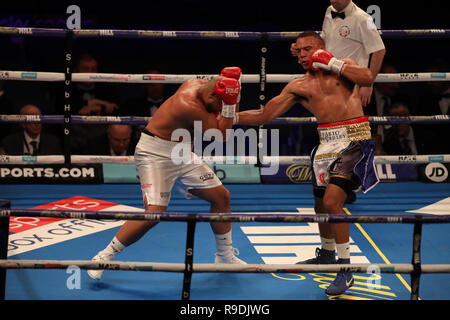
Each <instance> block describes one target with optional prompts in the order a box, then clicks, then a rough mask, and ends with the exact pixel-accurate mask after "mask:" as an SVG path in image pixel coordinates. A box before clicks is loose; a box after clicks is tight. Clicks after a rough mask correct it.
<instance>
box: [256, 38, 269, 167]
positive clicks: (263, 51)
mask: <svg viewBox="0 0 450 320" xmlns="http://www.w3.org/2000/svg"><path fill="white" fill-rule="evenodd" d="M268 38H269V36H268V34H267V33H266V32H262V33H261V47H260V55H261V65H260V70H259V96H258V101H259V108H260V109H262V108H264V106H265V104H266V100H267V99H266V84H267V73H266V70H267V67H266V64H267V51H268V48H267V47H268ZM263 128H264V125H260V126H259V127H258V148H257V149H258V156H257V157H256V159H257V160H256V163H257V166H259V167H261V159H262V157H263V156H264V154H262V151H263V147H264V146H263V141H264V140H263V131H262V129H263ZM259 155H260V156H259ZM260 158H261V159H260Z"/></svg>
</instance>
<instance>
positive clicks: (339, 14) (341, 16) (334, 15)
mask: <svg viewBox="0 0 450 320" xmlns="http://www.w3.org/2000/svg"><path fill="white" fill-rule="evenodd" d="M331 17H332V18H333V19H334V18H336V17H339V18H341V19H345V12H344V11H342V12H336V11H331Z"/></svg>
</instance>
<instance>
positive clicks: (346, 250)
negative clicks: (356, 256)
mask: <svg viewBox="0 0 450 320" xmlns="http://www.w3.org/2000/svg"><path fill="white" fill-rule="evenodd" d="M336 249H337V254H338V258H339V259H350V243H349V242H345V243H336Z"/></svg>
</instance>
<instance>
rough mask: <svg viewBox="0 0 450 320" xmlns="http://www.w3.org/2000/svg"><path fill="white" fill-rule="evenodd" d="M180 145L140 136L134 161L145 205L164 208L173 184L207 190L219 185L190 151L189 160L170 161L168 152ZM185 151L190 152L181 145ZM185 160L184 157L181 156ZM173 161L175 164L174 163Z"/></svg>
mask: <svg viewBox="0 0 450 320" xmlns="http://www.w3.org/2000/svg"><path fill="white" fill-rule="evenodd" d="M181 144H183V143H182V142H174V141H168V140H164V139H161V138H159V137H157V136H154V135H152V134H151V133H150V132H148V131H146V130H145V131H144V132H143V133H142V134H141V137H140V139H139V142H138V144H137V145H136V151H135V154H134V160H135V163H136V169H137V171H138V173H139V179H140V183H141V190H142V197H143V198H144V201H145V198H147V204H148V205H158V206H168V204H169V201H170V194H171V191H172V187H173V185H174V183H175V181H176V180H177V179H178V178H179V179H180V180H179V182H181V183H182V184H183V185H185V186H186V187H187V189H207V188H214V187H218V186H220V185H222V182H221V181H220V179H219V178H218V177H217V176H216V174H215V173H214V171H212V170H211V168H209V166H208V165H207V164H206V163H204V162H203V160H202V159H201V158H200V157H198V156H197V155H196V154H195V153H193V152H190V155H189V157H187V158H188V159H189V160H186V159H185V161H183V162H181V163H180V161H179V160H180V159H173V155H172V151H174V148H176V150H179V149H180V146H181ZM184 146H185V147H186V149H185V150H191V147H190V143H189V145H187V144H184ZM185 158H186V157H185ZM174 160H175V161H174Z"/></svg>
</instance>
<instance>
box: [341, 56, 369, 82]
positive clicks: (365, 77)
mask: <svg viewBox="0 0 450 320" xmlns="http://www.w3.org/2000/svg"><path fill="white" fill-rule="evenodd" d="M342 61H343V62H344V63H345V64H344V67H343V70H342V72H341V75H342V76H343V77H345V78H347V79H348V80H350V81H351V82H353V83H355V84H357V85H360V86H370V85H372V83H373V81H374V80H375V79H374V76H373V74H372V71H370V69H369V68H366V67H362V66H359V65H358V64H357V63H356V62H355V61H353V60H352V59H349V58H345V59H342Z"/></svg>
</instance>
